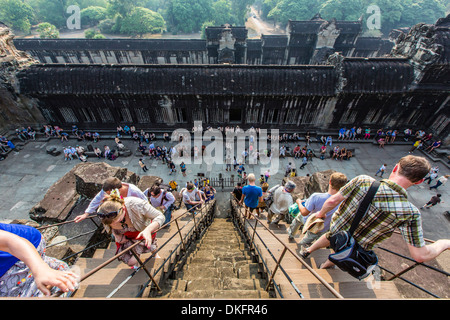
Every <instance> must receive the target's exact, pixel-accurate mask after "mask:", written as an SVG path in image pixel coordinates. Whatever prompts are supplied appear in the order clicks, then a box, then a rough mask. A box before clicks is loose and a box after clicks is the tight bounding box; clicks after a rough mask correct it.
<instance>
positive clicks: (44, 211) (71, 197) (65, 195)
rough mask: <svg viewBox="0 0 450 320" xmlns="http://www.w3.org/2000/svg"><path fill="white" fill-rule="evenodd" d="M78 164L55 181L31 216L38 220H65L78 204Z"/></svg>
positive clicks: (32, 209) (31, 211) (33, 209)
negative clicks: (76, 171)
mask: <svg viewBox="0 0 450 320" xmlns="http://www.w3.org/2000/svg"><path fill="white" fill-rule="evenodd" d="M74 170H76V166H75V167H74V168H73V169H72V170H70V171H69V172H68V173H66V174H65V175H64V176H63V177H62V178H61V179H59V180H58V181H57V182H56V183H54V184H53V185H52V186H51V187H50V188H49V189H48V191H47V193H46V194H45V195H44V198H43V199H42V200H41V201H40V202H39V203H38V204H36V205H35V206H34V207H33V208H31V210H30V217H31V219H33V220H36V221H44V220H46V221H53V222H60V221H64V220H65V219H66V218H67V216H68V215H69V214H70V211H71V210H72V208H73V206H74V205H75V204H76V202H77V200H78V198H79V195H78V194H77V191H76V188H75V185H76V180H75V175H74Z"/></svg>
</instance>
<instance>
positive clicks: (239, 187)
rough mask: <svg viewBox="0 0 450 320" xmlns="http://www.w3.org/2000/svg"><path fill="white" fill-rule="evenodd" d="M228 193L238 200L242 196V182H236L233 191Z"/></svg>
mask: <svg viewBox="0 0 450 320" xmlns="http://www.w3.org/2000/svg"><path fill="white" fill-rule="evenodd" d="M230 193H231V195H232V196H234V197H235V198H236V200H237V201H240V200H241V198H242V183H240V182H238V183H237V184H236V186H235V187H234V189H233V191H232V192H230Z"/></svg>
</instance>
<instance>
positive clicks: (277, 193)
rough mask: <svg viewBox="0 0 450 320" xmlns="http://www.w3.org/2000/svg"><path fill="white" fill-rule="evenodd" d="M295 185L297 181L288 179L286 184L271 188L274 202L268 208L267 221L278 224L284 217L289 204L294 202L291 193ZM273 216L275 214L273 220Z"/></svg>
mask: <svg viewBox="0 0 450 320" xmlns="http://www.w3.org/2000/svg"><path fill="white" fill-rule="evenodd" d="M295 187H296V185H295V183H294V182H292V181H290V180H288V181H287V182H286V184H285V185H284V186H275V187H273V188H272V189H270V190H269V193H271V194H273V196H272V197H273V202H272V204H271V205H270V207H269V208H268V210H267V212H268V214H267V223H272V224H278V223H279V222H280V221H281V220H283V219H284V217H285V215H286V213H288V210H289V206H290V205H291V204H292V203H293V202H294V200H293V198H292V195H291V193H292V192H293V191H294V189H295ZM273 216H275V220H274V221H272V218H273Z"/></svg>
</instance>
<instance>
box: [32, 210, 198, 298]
mask: <svg viewBox="0 0 450 320" xmlns="http://www.w3.org/2000/svg"><path fill="white" fill-rule="evenodd" d="M200 205H201V203H199V204H196V205H194V206H193V207H192V208H190V209H189V210H186V211H185V212H183V213H182V214H181V215H180V216H179V217H177V218H175V219H173V220H171V221H169V222H168V223H166V224H164V225H162V226H161V227H160V228H158V229H157V230H155V231H154V232H153V233H152V234H155V233H157V232H158V231H160V230H161V229H163V228H165V227H166V226H168V225H169V224H171V223H173V221H177V220H179V219H181V218H182V217H184V216H185V215H187V214H188V213H193V212H194V211H193V210H195V209H196V208H197V207H198V206H200ZM204 208H206V206H205V207H204ZM191 210H192V212H191ZM201 210H203V208H202V209H201ZM93 217H96V216H95V215H93V216H89V217H87V218H93ZM193 220H194V225H195V224H196V221H195V214H194V213H193ZM73 222H75V220H71V221H65V222H61V223H57V224H54V225H48V226H43V227H40V228H39V229H40V230H42V229H46V228H50V227H53V226H56V225H63V224H68V223H73ZM187 223H189V222H187ZM187 223H186V224H187ZM177 232H181V230H180V229H178V231H177ZM142 241H144V239H140V240H139V241H137V242H136V243H134V244H133V245H131V246H130V247H128V248H127V249H125V250H123V251H122V252H120V253H118V254H117V255H115V256H114V257H112V258H110V259H108V260H107V261H105V262H103V263H102V264H100V265H99V266H97V267H95V268H94V269H92V270H90V271H89V272H88V273H86V274H85V275H83V276H82V277H81V278H80V280H79V282H80V283H81V282H82V281H84V280H85V279H87V278H88V277H90V276H92V275H93V274H94V273H96V272H98V271H99V270H101V269H103V268H104V267H106V266H107V265H109V264H110V263H112V262H113V261H114V260H115V259H117V258H119V257H120V256H121V255H123V254H125V253H127V252H128V251H130V250H133V249H134V248H135V247H136V246H137V245H139V244H140V243H141V242H142ZM168 241H169V240H168ZM158 251H159V249H157V250H155V251H154V252H152V256H151V257H153V256H154V255H156V253H157V252H158ZM131 252H132V253H133V254H135V253H134V251H131ZM151 257H150V258H151ZM136 258H137V261H138V263H139V265H140V267H139V268H137V269H136V270H135V272H133V273H132V275H134V274H136V273H137V272H138V271H139V270H140V269H141V268H143V269H144V270H145V271H146V273H147V275H148V276H149V278H150V279H151V281H152V282H153V283H154V284H155V286H156V287H157V289H158V291H161V289H160V288H159V285H158V283H157V282H156V281H155V280H154V278H153V277H152V275H151V274H150V272H148V270H147V269H146V268H145V266H144V263H142V261H141V260H140V259H139V258H138V257H136ZM150 258H149V259H147V260H146V262H148V261H149V260H150ZM76 291H77V289H75V290H74V291H73V292H72V295H73V294H74V293H75V292H76ZM62 294H63V292H62V291H58V292H56V293H55V294H53V295H52V297H58V296H61V295H62Z"/></svg>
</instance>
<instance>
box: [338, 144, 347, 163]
mask: <svg viewBox="0 0 450 320" xmlns="http://www.w3.org/2000/svg"><path fill="white" fill-rule="evenodd" d="M344 159H347V149H346V148H345V147H344V148H342V149H341V152H340V153H339V160H341V161H342V160H344Z"/></svg>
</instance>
